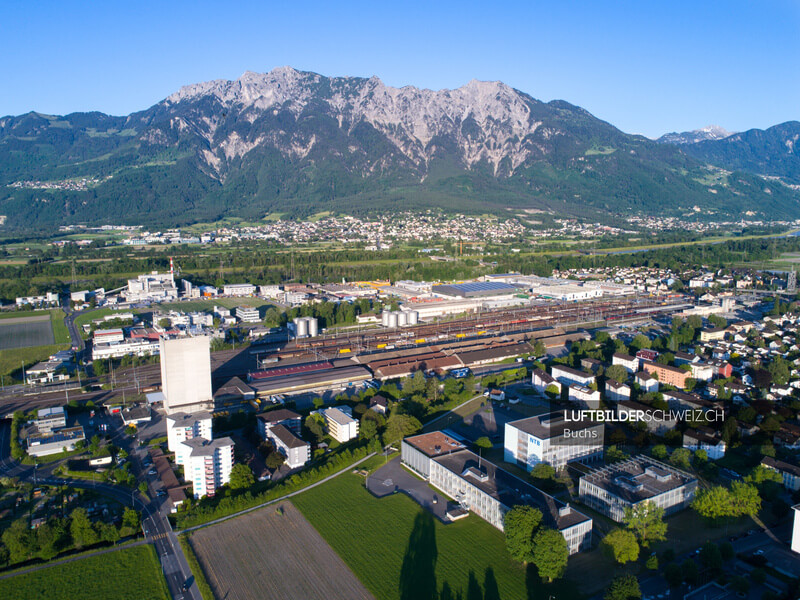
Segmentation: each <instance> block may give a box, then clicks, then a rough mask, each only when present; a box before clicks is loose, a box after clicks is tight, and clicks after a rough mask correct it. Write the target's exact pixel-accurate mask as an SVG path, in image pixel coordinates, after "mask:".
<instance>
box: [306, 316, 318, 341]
mask: <svg viewBox="0 0 800 600" xmlns="http://www.w3.org/2000/svg"><path fill="white" fill-rule="evenodd" d="M308 335H309V336H311V337H317V336H318V335H319V323H318V321H317V320H316V319H315V318H314V317H308Z"/></svg>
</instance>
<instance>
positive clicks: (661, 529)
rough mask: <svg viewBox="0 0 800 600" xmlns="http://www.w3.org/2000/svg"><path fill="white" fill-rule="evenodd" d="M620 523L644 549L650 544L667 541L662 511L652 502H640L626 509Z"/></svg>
mask: <svg viewBox="0 0 800 600" xmlns="http://www.w3.org/2000/svg"><path fill="white" fill-rule="evenodd" d="M622 522H623V523H625V526H626V527H627V528H628V529H630V530H631V531H632V532H633V533H634V535H635V536H636V539H637V540H639V543H640V544H641V545H642V546H644V547H645V548H646V547H647V546H649V545H650V543H651V542H661V541H663V540H665V539H667V524H666V523H665V522H664V509H663V508H662V507H660V506H656V505H655V504H654V503H652V502H640V503H638V504H636V505H634V506H633V507H632V508H630V507H629V508H626V509H625V516H624V517H623V518H622Z"/></svg>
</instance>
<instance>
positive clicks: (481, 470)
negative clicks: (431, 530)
mask: <svg viewBox="0 0 800 600" xmlns="http://www.w3.org/2000/svg"><path fill="white" fill-rule="evenodd" d="M416 437H417V438H418V437H420V436H416ZM429 473H430V474H429V479H428V481H429V482H430V484H431V485H432V486H433V487H435V488H437V489H439V490H441V491H442V492H443V493H444V494H446V495H447V496H449V497H450V498H453V499H454V500H455V501H456V502H458V503H459V504H460V505H461V507H462V508H465V509H467V510H469V511H472V512H474V513H475V514H476V515H478V516H479V517H481V518H482V519H484V520H485V521H487V522H489V523H490V524H491V525H493V526H494V527H497V528H498V529H500V530H501V531H502V530H503V520H504V518H505V514H506V513H507V512H508V511H509V510H511V508H513V507H514V506H516V505H532V506H535V507H536V508H538V509H539V510H541V511H542V517H543V521H544V523H545V524H546V525H547V526H548V527H553V528H554V529H557V530H558V531H559V532H561V534H562V535H563V536H564V539H565V540H566V542H567V547H568V548H569V553H570V554H575V553H576V552H580V551H582V550H588V549H589V548H590V547H591V543H592V520H591V519H590V518H589V517H587V516H586V515H584V514H583V513H581V512H580V511H578V510H576V509H575V508H573V507H571V506H570V505H568V504H564V503H562V502H560V501H558V500H556V499H555V498H553V497H552V496H549V495H548V494H545V493H544V492H542V491H541V490H539V489H538V488H536V487H534V486H532V485H530V484H529V483H527V482H525V481H523V480H522V479H519V478H518V477H515V476H514V475H511V474H510V473H508V472H507V471H504V470H503V469H500V468H499V467H497V466H496V465H494V464H492V463H490V462H487V461H486V460H482V459H481V458H480V457H479V456H478V455H477V454H474V453H473V452H470V451H469V450H456V451H455V452H448V453H446V454H443V455H441V456H437V457H435V458H431V459H430V467H429Z"/></svg>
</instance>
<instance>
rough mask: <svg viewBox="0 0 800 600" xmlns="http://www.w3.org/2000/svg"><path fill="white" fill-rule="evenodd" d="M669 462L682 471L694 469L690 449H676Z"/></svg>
mask: <svg viewBox="0 0 800 600" xmlns="http://www.w3.org/2000/svg"><path fill="white" fill-rule="evenodd" d="M669 462H670V463H672V464H673V465H675V466H676V467H680V468H682V469H690V468H691V467H692V451H691V450H689V449H688V448H675V450H673V451H672V455H670V457H669Z"/></svg>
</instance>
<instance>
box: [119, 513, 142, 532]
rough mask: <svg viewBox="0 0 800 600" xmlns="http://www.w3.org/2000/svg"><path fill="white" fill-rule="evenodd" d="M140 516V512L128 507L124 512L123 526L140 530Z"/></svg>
mask: <svg viewBox="0 0 800 600" xmlns="http://www.w3.org/2000/svg"><path fill="white" fill-rule="evenodd" d="M140 523H141V521H140V518H139V513H138V512H137V511H136V510H134V509H132V508H126V509H125V511H124V512H123V513H122V526H123V527H127V528H129V529H132V530H134V531H136V530H138V529H139V527H140Z"/></svg>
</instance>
